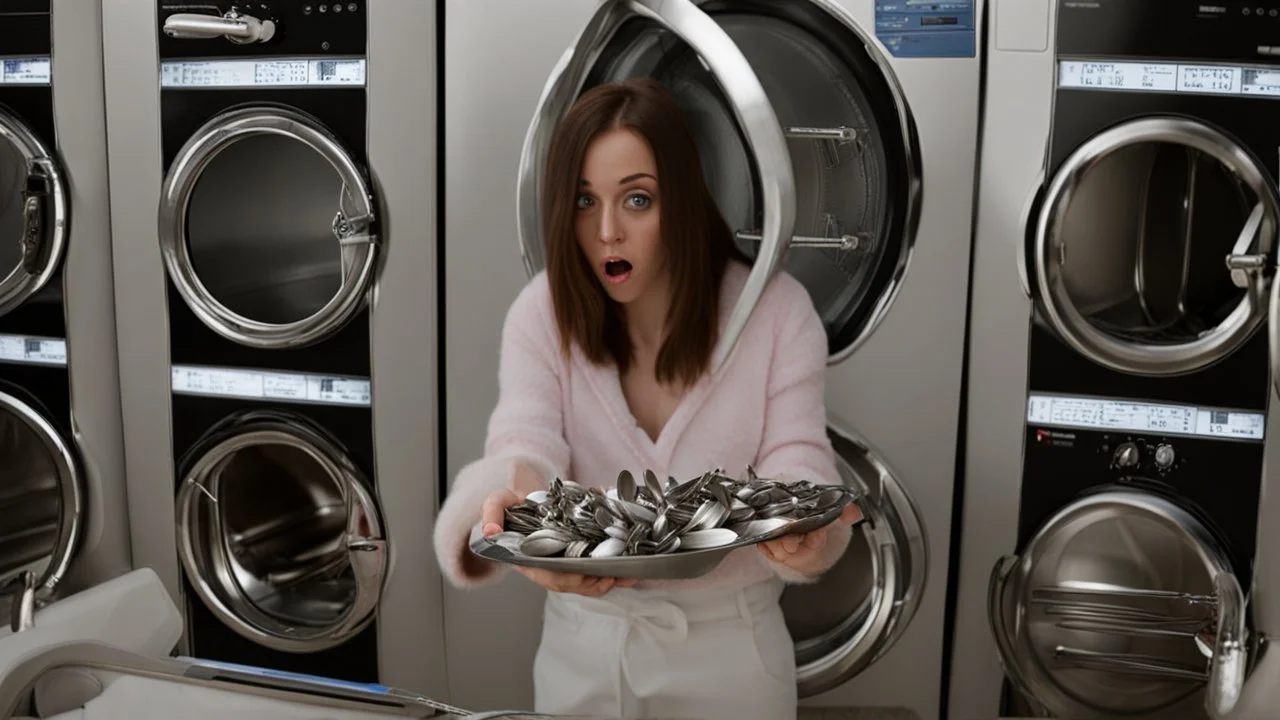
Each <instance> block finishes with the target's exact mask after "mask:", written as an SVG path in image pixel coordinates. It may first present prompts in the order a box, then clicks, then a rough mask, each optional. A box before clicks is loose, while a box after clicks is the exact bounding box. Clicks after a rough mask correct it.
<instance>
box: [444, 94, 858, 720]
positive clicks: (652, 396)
mask: <svg viewBox="0 0 1280 720" xmlns="http://www.w3.org/2000/svg"><path fill="white" fill-rule="evenodd" d="M544 188H545V190H544V198H545V201H544V206H543V223H544V236H545V238H546V245H547V247H546V250H547V270H546V272H544V273H540V274H539V275H538V276H537V277H535V278H534V279H533V281H532V282H530V283H529V285H528V286H527V287H526V288H525V289H524V290H523V291H522V292H521V293H520V296H519V297H518V298H516V301H515V303H514V304H512V306H511V309H510V311H509V312H508V314H507V319H506V323H505V326H504V328H503V332H502V357H501V363H500V370H499V376H498V383H499V399H498V406H497V407H496V408H495V409H494V411H493V415H492V417H491V419H490V421H489V434H488V438H487V441H486V444H485V455H484V457H483V458H482V459H480V460H477V461H476V462H474V463H472V464H471V465H468V466H467V467H465V468H463V469H462V471H461V472H459V474H458V478H457V482H456V483H455V484H454V486H453V489H452V491H451V492H450V494H449V497H448V499H447V501H446V502H445V504H444V507H443V508H442V509H441V511H440V516H439V519H438V520H437V523H436V531H435V543H436V552H437V553H438V556H439V561H440V564H441V567H442V568H443V569H444V571H445V574H446V575H447V576H448V578H449V580H450V581H451V582H452V583H453V584H455V585H456V586H459V587H468V586H475V585H478V584H481V583H484V582H488V581H491V580H493V579H495V578H496V577H497V576H498V574H499V569H498V568H497V567H495V566H493V565H492V564H489V563H486V562H485V561H481V560H478V559H477V558H475V557H474V556H473V555H471V553H470V552H469V551H468V549H467V540H468V537H469V535H470V531H471V528H472V527H473V526H474V525H475V524H476V523H477V521H479V522H482V523H483V528H482V531H483V532H484V533H485V534H486V535H493V534H495V533H497V532H500V531H501V527H502V520H503V515H502V512H503V509H504V508H506V507H508V506H510V505H512V504H515V503H517V502H519V501H520V500H521V499H522V498H523V497H524V496H525V495H526V494H527V493H529V492H531V491H533V490H535V489H540V488H545V487H546V485H547V483H548V482H549V481H550V480H552V479H553V478H555V477H557V476H558V477H561V478H565V479H572V480H574V481H576V482H578V483H580V484H582V485H584V486H592V485H598V486H605V487H609V486H612V485H613V483H614V482H615V480H616V478H617V475H618V472H619V471H620V470H622V469H624V468H627V469H630V470H631V471H632V473H633V474H636V475H637V476H638V475H639V474H640V473H641V472H643V470H644V469H646V468H649V469H652V470H653V471H654V472H655V473H657V475H658V477H663V478H665V477H667V476H674V477H676V478H678V479H681V480H683V479H688V478H691V477H694V476H696V475H700V474H702V473H703V472H705V471H707V470H710V469H714V468H717V467H720V468H724V469H725V471H727V472H731V473H741V472H743V471H744V470H745V468H746V466H747V465H748V464H750V465H753V466H754V467H755V469H756V471H757V472H758V473H759V474H760V475H761V476H763V477H776V478H782V479H791V480H794V479H808V480H811V481H813V482H821V483H833V484H834V483H839V482H840V478H839V475H838V473H837V472H836V468H835V463H834V456H833V452H832V448H831V444H830V442H829V441H828V439H827V436H826V410H825V407H824V404H823V374H824V371H825V367H826V358H827V338H826V334H825V331H824V330H823V327H822V323H821V321H820V320H819V318H818V316H817V313H816V312H815V311H814V308H813V304H812V302H811V301H810V299H809V296H808V293H807V292H806V291H805V289H804V287H803V286H802V285H800V283H799V282H797V281H796V280H794V279H793V278H791V277H790V276H788V275H786V274H779V275H778V276H777V278H776V279H775V280H773V281H772V283H771V284H770V286H769V287H768V288H767V289H766V291H765V294H764V297H763V298H762V300H761V302H760V304H759V305H758V306H757V309H756V311H755V312H754V314H753V315H752V317H751V320H750V322H749V323H748V325H747V327H746V329H745V330H744V332H743V334H742V337H741V339H740V340H739V346H738V348H737V350H736V351H735V353H734V355H733V356H732V357H731V358H730V360H729V362H728V363H727V364H726V365H725V366H724V368H723V369H721V370H720V371H718V372H716V373H711V372H709V367H708V365H709V362H710V358H711V354H712V350H713V348H714V347H715V344H716V340H717V339H718V337H719V335H720V332H721V330H722V329H723V324H724V322H725V320H726V318H727V316H728V314H729V312H730V310H731V309H732V307H733V305H734V303H735V301H736V300H737V298H738V296H739V294H740V293H741V291H742V288H743V285H744V283H745V281H746V278H747V273H748V267H747V265H746V258H745V257H743V256H742V255H741V254H740V253H739V252H738V250H737V249H736V247H735V246H734V244H733V237H732V235H731V233H730V230H729V228H728V226H727V225H726V224H725V222H724V220H723V218H721V216H720V214H719V212H718V210H717V208H716V206H715V203H714V201H713V199H712V197H711V194H710V192H709V191H708V189H707V187H706V184H705V181H704V180H703V176H702V170H701V166H700V165H699V161H698V152H697V146H696V144H695V142H694V140H693V135H692V133H691V132H690V130H689V128H688V127H687V125H686V123H685V120H684V118H683V116H682V113H681V111H680V109H679V107H678V106H677V105H676V104H675V102H674V101H673V100H672V99H671V98H670V97H669V96H668V95H667V94H666V93H665V92H664V91H663V90H662V88H661V86H659V85H658V84H657V83H656V82H654V81H651V80H646V79H636V80H629V81H627V82H624V83H619V84H611V85H602V86H599V87H596V88H594V89H592V90H590V91H589V92H587V93H585V94H584V95H583V96H582V98H581V99H579V101H578V102H577V103H576V104H575V105H574V107H573V108H572V109H571V110H570V111H569V114H568V115H567V116H566V117H565V118H564V120H563V121H562V122H561V123H560V125H559V126H558V127H557V129H556V132H555V134H554V137H553V139H552V141H551V147H550V155H549V158H548V163H547V169H546V179H545V184H544ZM856 518H857V509H856V507H850V508H849V509H848V510H846V512H845V515H844V516H842V517H841V519H840V520H839V521H838V522H837V523H835V524H833V525H830V526H828V527H827V528H824V529H822V530H818V531H816V532H813V533H809V534H808V535H806V536H795V535H792V536H787V537H784V538H780V539H778V540H774V541H772V542H770V543H767V544H763V545H758V546H757V549H742V550H738V551H736V552H734V553H733V554H731V555H730V556H729V557H727V558H725V560H724V561H723V562H722V563H721V564H720V566H719V567H718V568H717V569H716V570H715V571H713V572H711V573H710V574H708V575H706V576H704V577H701V578H698V579H696V580H689V581H680V582H655V581H647V582H640V583H636V582H634V581H629V580H621V579H614V578H596V577H587V576H582V575H572V574H562V573H551V572H546V571H542V570H537V569H527V568H517V570H519V571H520V572H521V573H523V574H524V575H526V576H527V577H528V578H529V579H530V580H532V581H534V582H535V583H537V584H539V585H541V586H542V587H544V588H546V589H547V590H549V591H550V593H549V595H548V598H547V605H546V611H545V618H544V626H543V635H542V644H541V646H540V648H539V650H538V654H537V658H536V660H535V662H534V685H535V693H536V703H535V704H536V708H535V709H536V710H537V711H538V712H548V713H566V714H583V715H586V714H591V715H598V716H609V717H671V718H676V717H679V718H700V719H702V720H721V719H723V720H730V719H732V720H751V719H753V718H759V719H760V720H788V719H789V718H794V717H795V715H796V678H795V655H794V648H793V644H792V641H791V637H790V634H789V633H788V631H787V627H786V624H785V623H784V621H783V616H782V610H781V608H780V607H779V604H778V599H779V596H780V595H781V593H782V588H783V584H784V582H793V583H803V582H812V581H813V580H815V579H816V578H817V577H818V576H819V575H820V574H821V573H822V572H824V571H825V570H826V569H827V568H829V567H830V566H831V565H833V564H834V563H835V561H836V560H837V559H838V558H839V557H840V555H841V554H842V553H843V552H844V549H845V546H846V545H847V544H848V541H849V527H850V524H851V523H852V522H853V521H854V520H855V519H856Z"/></svg>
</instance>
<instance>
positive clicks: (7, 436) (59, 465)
mask: <svg viewBox="0 0 1280 720" xmlns="http://www.w3.org/2000/svg"><path fill="white" fill-rule="evenodd" d="M24 395H25V393H20V392H17V391H13V390H4V389H0V464H2V465H3V467H4V472H3V474H2V475H0V588H6V587H13V586H12V585H11V583H18V584H22V583H23V578H24V576H25V575H26V574H27V573H30V576H29V578H30V582H31V585H32V586H33V587H34V590H35V592H36V596H37V599H39V600H45V599H48V598H50V597H51V596H52V595H53V593H54V591H55V589H56V586H57V585H58V583H59V582H60V581H61V580H62V578H63V576H64V575H66V572H67V568H68V567H69V566H70V564H71V560H72V558H73V557H74V555H75V552H76V549H77V547H78V545H79V542H80V534H81V530H82V527H83V513H84V494H83V493H84V489H83V487H82V485H81V481H80V465H79V462H78V460H77V457H76V455H75V452H74V450H73V449H72V445H71V444H69V443H68V442H67V441H66V440H65V439H64V438H63V436H62V434H61V433H60V432H58V430H57V428H55V427H54V425H53V424H52V423H51V422H49V419H48V415H47V414H46V413H45V412H43V411H42V410H41V409H38V408H37V406H36V405H35V404H34V402H32V401H29V400H27V399H25V398H24V397H23V396H24Z"/></svg>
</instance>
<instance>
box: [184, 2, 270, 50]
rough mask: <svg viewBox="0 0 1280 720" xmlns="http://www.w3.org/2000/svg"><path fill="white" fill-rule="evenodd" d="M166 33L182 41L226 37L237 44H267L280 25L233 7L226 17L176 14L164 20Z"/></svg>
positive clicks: (202, 14)
mask: <svg viewBox="0 0 1280 720" xmlns="http://www.w3.org/2000/svg"><path fill="white" fill-rule="evenodd" d="M164 34H165V35H168V36H169V37H171V38H174V39H179V40H206V39H209V38H216V37H224V38H226V39H227V40H229V41H231V42H233V43H235V44H237V45H249V44H252V43H264V42H267V41H268V40H270V39H271V38H272V37H274V36H275V34H276V24H275V23H274V22H273V21H271V20H259V19H258V18H256V17H254V16H252V15H241V14H240V13H239V12H237V11H236V10H234V9H232V10H229V11H227V12H226V14H224V15H222V16H217V15H206V14H204V13H175V14H173V15H170V16H169V17H167V18H165V19H164Z"/></svg>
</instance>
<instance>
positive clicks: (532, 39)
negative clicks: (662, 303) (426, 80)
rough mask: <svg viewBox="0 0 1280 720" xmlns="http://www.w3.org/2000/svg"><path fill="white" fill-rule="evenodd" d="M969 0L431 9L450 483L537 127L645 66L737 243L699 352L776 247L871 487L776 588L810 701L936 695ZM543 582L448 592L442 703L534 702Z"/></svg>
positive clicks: (535, 248) (846, 463) (847, 457)
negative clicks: (438, 25)
mask: <svg viewBox="0 0 1280 720" xmlns="http://www.w3.org/2000/svg"><path fill="white" fill-rule="evenodd" d="M977 5H979V4H975V3H971V2H954V3H946V4H941V5H932V4H931V5H928V6H923V5H916V4H914V3H901V2H875V3H873V2H871V1H870V0H841V1H839V2H834V1H828V0H816V1H815V0H804V1H802V2H789V3H778V2H766V1H755V0H732V1H728V0H723V1H722V0H706V1H696V2H692V1H690V0H678V1H674V2H673V1H670V0H667V1H665V2H649V1H647V0H630V1H616V0H609V1H607V2H597V3H586V2H584V3H565V2H559V1H556V0H552V1H549V2H530V1H528V0H520V1H519V2H511V1H510V0H506V1H495V0H466V1H465V2H464V1H459V2H454V3H449V4H448V5H447V8H446V12H445V35H444V38H445V43H446V48H445V72H446V81H445V92H446V100H445V112H446V120H445V148H446V153H447V155H446V162H445V172H446V178H447V181H446V183H445V193H446V202H447V208H448V210H447V211H446V213H445V237H446V245H445V274H444V281H445V298H446V303H445V305H444V308H443V311H444V313H445V329H446V336H447V338H448V340H447V342H446V343H445V362H446V368H445V376H446V378H447V380H448V388H449V389H448V391H447V392H448V398H447V403H446V422H445V424H444V427H445V428H446V432H445V436H444V437H445V443H446V444H445V447H446V453H445V458H446V460H445V461H446V466H447V468H448V477H450V478H451V477H453V476H454V475H455V473H456V472H457V470H458V469H460V468H461V467H462V466H463V465H465V464H466V463H467V462H469V461H471V460H473V459H474V458H476V457H478V456H479V455H480V453H481V451H482V445H483V441H484V436H485V427H486V420H487V418H488V415H489V413H490V412H491V411H492V408H493V405H494V403H495V401H496V399H497V388H496V384H495V383H494V378H495V377H496V365H497V361H498V345H499V334H500V330H501V327H502V319H503V317H504V315H505V312H506V310H507V308H508V306H509V304H510V302H511V300H512V299H513V298H514V297H515V295H516V293H517V292H519V289H520V287H521V286H522V285H523V284H524V283H525V282H526V281H527V278H528V274H529V273H533V272H536V271H538V270H540V269H541V268H542V265H543V257H542V240H541V238H540V235H539V224H538V206H539V203H538V192H539V188H538V184H539V182H540V180H541V174H542V164H543V158H544V155H545V152H546V146H547V143H548V142H549V139H550V134H551V131H552V129H553V127H554V125H555V123H556V121H557V120H558V119H559V118H560V117H561V116H562V115H563V114H564V113H565V112H566V111H567V109H568V108H569V106H570V105H571V104H572V102H573V101H574V99H575V98H577V97H578V95H579V94H580V93H581V92H582V91H583V90H584V89H586V88H588V87H591V86H592V85H595V84H598V83H601V82H607V81H610V80H616V79H622V78H625V77H629V76H636V75H648V76H652V77H656V78H658V79H659V80H660V81H661V82H663V83H664V84H665V85H666V86H667V87H668V88H669V89H670V90H671V91H672V92H673V93H674V95H675V96H676V97H677V99H678V101H679V102H680V103H681V105H682V106H683V107H684V109H685V111H686V113H687V114H688V116H689V118H690V119H691V121H692V123H693V125H694V130H695V133H696V135H697V138H698V141H699V144H700V150H701V159H702V161H703V164H704V167H705V169H706V174H707V177H708V178H709V182H710V183H711V185H712V190H713V192H714V194H715V196H716V198H717V201H718V203H719V206H720V209H721V212H722V213H723V214H724V215H725V217H726V219H727V221H728V222H729V223H730V225H731V226H732V227H734V228H735V229H736V230H737V237H738V240H739V243H740V246H741V247H742V249H743V250H744V251H745V252H747V253H748V254H749V255H751V256H752V257H754V258H756V262H755V264H754V268H753V270H752V272H753V274H754V278H755V280H753V281H751V283H752V284H749V287H750V288H752V289H751V290H748V291H747V292H746V293H745V296H744V297H745V299H744V300H743V301H742V302H741V304H740V306H739V307H738V308H737V310H736V314H734V315H733V316H732V318H731V319H730V321H729V327H730V330H729V333H728V334H729V335H730V339H729V340H727V341H726V342H723V343H722V345H721V348H720V351H721V352H720V354H719V355H718V356H717V358H723V357H724V356H725V353H726V352H727V351H728V349H729V346H731V345H732V337H733V336H734V335H736V333H737V332H739V331H740V330H741V328H742V324H743V323H745V321H746V318H747V316H748V313H749V312H750V311H751V308H752V307H753V306H754V303H755V301H756V299H757V298H758V297H759V291H760V290H761V289H762V288H763V287H764V283H763V281H764V280H765V279H767V278H768V277H770V276H771V274H772V273H774V272H776V271H777V270H779V269H780V268H784V267H785V268H786V270H787V271H788V272H790V273H791V274H793V275H794V276H795V277H797V278H798V279H799V280H800V281H802V282H803V283H804V284H805V286H806V287H807V288H808V289H809V292H810V295H811V296H812V298H813V301H814V304H815V306H816V307H817V309H818V311H819V312H820V313H821V315H822V317H823V319H824V322H825V323H826V327H827V331H828V337H829V340H830V352H831V361H830V365H831V366H830V369H829V371H828V377H827V387H828V397H827V403H828V408H829V410H830V411H831V425H830V436H831V437H832V439H833V441H834V444H835V448H836V450H837V451H838V453H839V456H840V462H841V470H842V473H843V475H844V477H845V480H846V482H848V483H851V484H853V485H856V486H859V487H862V488H865V489H867V490H868V491H869V492H870V494H871V495H872V497H874V499H875V502H874V503H873V505H872V507H873V512H874V513H875V514H876V522H874V523H868V524H866V525H864V526H863V528H864V530H863V534H861V535H859V536H857V537H856V538H855V542H854V543H853V544H852V545H851V550H850V551H849V552H848V553H847V554H846V556H845V557H844V559H843V560H842V561H841V563H840V564H839V565H838V566H837V567H836V568H835V569H833V570H832V571H831V572H830V573H828V574H827V576H825V577H824V579H823V580H822V582H820V583H818V584H816V585H812V586H806V587H792V588H789V589H788V590H787V592H786V594H785V596H784V598H783V606H784V609H785V611H786V614H787V618H788V623H789V625H790V629H791V632H792V635H793V637H794V639H795V641H796V659H797V664H798V666H799V683H800V693H801V695H802V696H803V697H804V698H805V700H804V703H805V704H806V705H808V706H814V707H821V708H834V710H832V711H831V712H832V713H834V716H835V717H856V716H858V714H859V713H863V712H867V711H868V709H869V708H876V709H877V710H874V711H871V712H879V713H883V712H886V710H887V712H889V713H890V715H889V716H890V717H908V718H911V717H917V718H933V717H937V715H938V706H939V703H940V694H941V691H940V686H941V675H942V654H943V650H942V645H943V640H942V638H943V636H944V633H945V628H944V618H943V614H944V595H945V588H946V572H947V561H946V558H947V554H948V547H949V542H950V520H951V496H952V490H953V488H952V484H953V482H954V462H955V458H954V455H953V454H952V453H951V449H952V448H953V447H954V445H955V443H954V438H955V435H956V426H957V422H958V415H959V411H958V405H959V394H960V378H961V363H962V348H963V339H962V336H963V323H964V316H963V310H962V308H963V305H964V298H965V287H966V282H967V266H968V252H969V231H968V228H967V226H966V225H965V224H964V223H957V222H956V218H961V217H966V216H967V214H968V213H969V209H970V207H971V204H972V181H973V161H974V158H973V156H972V153H971V151H970V153H969V154H968V155H966V148H971V147H972V144H973V142H974V139H975V137H976V134H977V100H976V98H977V92H978V70H979V68H978V60H977V58H976V57H975V55H976V53H975V42H976V41H975V37H976V28H975V25H974V22H973V17H974V15H973V13H974V10H975V7H976V6H977ZM593 6H594V7H593ZM495 18H501V19H502V21H501V22H500V23H497V22H495V21H494V19H495ZM529 28H537V32H530V30H529ZM494 48H501V49H502V50H501V51H500V52H495V51H494ZM539 90H541V92H540V93H539ZM530 116H532V117H533V120H532V123H529V122H528V121H527V120H526V118H529V117H530ZM513 179H518V188H517V192H516V195H515V197H514V198H513V197H512V194H511V189H512V180H513ZM922 188H923V194H922ZM513 200H514V202H513ZM517 240H518V241H519V250H520V252H521V254H522V255H523V261H524V262H523V267H521V264H520V263H519V261H517V260H516V250H517ZM922 438H926V439H927V442H928V443H929V444H930V446H931V447H932V448H938V451H936V452H934V451H932V450H930V451H929V452H921V450H920V441H921V439H922ZM541 599H542V593H541V591H539V590H537V589H536V588H535V587H533V586H532V585H530V584H529V583H527V582H526V581H524V580H523V578H518V577H517V578H513V579H511V580H508V581H505V582H503V583H502V584H500V585H499V586H497V587H496V588H491V589H484V590H479V591H455V590H453V589H452V588H449V589H447V590H446V611H445V612H446V618H447V619H448V623H447V627H448V628H449V629H448V632H449V643H448V645H447V646H448V649H449V672H450V683H451V690H452V692H453V697H454V699H455V700H456V701H457V702H459V703H460V704H463V705H467V706H475V707H500V706H522V705H528V704H529V703H530V702H531V699H532V687H531V676H530V667H531V663H532V659H533V655H534V650H535V648H536V645H537V641H538V634H539V618H540V616H541ZM477 628H483V629H482V630H479V629H477ZM499 659H500V660H499ZM822 716H823V717H826V716H827V715H822Z"/></svg>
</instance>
